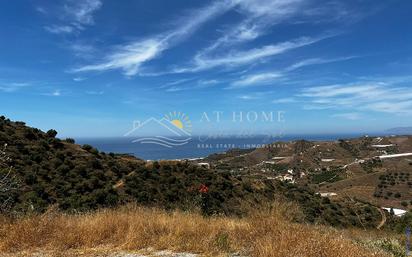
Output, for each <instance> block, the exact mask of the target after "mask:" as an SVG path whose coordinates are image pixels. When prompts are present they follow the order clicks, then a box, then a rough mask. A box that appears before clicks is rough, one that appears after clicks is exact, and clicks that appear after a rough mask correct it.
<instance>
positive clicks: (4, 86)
mask: <svg viewBox="0 0 412 257" xmlns="http://www.w3.org/2000/svg"><path fill="white" fill-rule="evenodd" d="M28 86H30V84H29V83H16V82H13V83H0V91H3V92H6V93H12V92H15V91H18V90H20V89H22V88H25V87H28Z"/></svg>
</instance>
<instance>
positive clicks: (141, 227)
mask: <svg viewBox="0 0 412 257" xmlns="http://www.w3.org/2000/svg"><path fill="white" fill-rule="evenodd" d="M296 212H298V210H297V209H296V208H295V207H294V205H290V204H289V205H285V204H275V206H273V208H272V209H271V210H266V211H259V212H256V213H255V214H254V215H251V216H249V217H248V218H242V219H236V218H229V217H211V218H205V217H202V216H201V215H198V214H196V213H183V212H171V213H167V212H165V211H161V210H157V209H147V208H141V207H137V206H127V207H122V208H119V209H115V210H101V211H98V212H94V213H88V214H79V215H65V214H62V213H58V212H55V211H50V212H48V213H46V214H44V215H39V216H32V217H25V218H20V219H17V220H8V219H1V218H0V252H3V253H11V255H12V256H26V254H25V253H27V252H31V253H32V252H34V251H39V250H40V251H44V252H47V251H50V250H52V251H58V252H59V253H60V254H59V255H56V256H63V254H62V253H64V252H71V251H72V252H73V251H82V252H87V251H88V250H89V252H90V249H99V248H101V249H116V250H139V249H145V248H148V247H153V248H154V249H159V250H161V249H167V250H172V251H178V252H183V251H184V252H192V253H201V254H202V255H205V256H227V253H230V252H241V253H243V254H246V255H248V256H256V257H269V256H273V257H275V256H279V257H280V256H281V257H288V256H290V257H292V256H293V257H304V256H308V257H309V256H311V257H312V256H313V257H322V256H325V257H334V256H337V257H338V256H339V257H342V256H348V257H352V256H353V257H361V256H365V257H366V256H368V257H370V256H387V255H384V254H382V253H377V252H372V251H371V250H368V249H365V248H361V247H360V246H357V245H355V244H354V243H353V242H352V241H351V240H350V239H348V238H346V237H345V236H344V233H341V232H337V231H333V230H331V229H328V228H325V227H319V226H312V225H302V224H295V223H292V222H291V221H290V218H292V217H293V216H294V213H296ZM285 217H287V218H285ZM0 255H1V254H0ZM77 255H81V254H77ZM87 256H92V254H87Z"/></svg>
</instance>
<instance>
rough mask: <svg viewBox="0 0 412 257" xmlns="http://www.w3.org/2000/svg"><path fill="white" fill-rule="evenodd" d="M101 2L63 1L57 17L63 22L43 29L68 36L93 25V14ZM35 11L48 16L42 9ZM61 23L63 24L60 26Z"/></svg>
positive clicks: (94, 0)
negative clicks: (59, 14)
mask: <svg viewBox="0 0 412 257" xmlns="http://www.w3.org/2000/svg"><path fill="white" fill-rule="evenodd" d="M102 5H103V4H102V2H101V0H82V1H74V0H65V1H64V5H63V7H62V9H61V10H59V11H58V12H59V13H62V15H61V16H59V17H57V18H59V19H60V20H62V21H63V22H59V24H53V25H48V26H44V29H45V30H46V31H48V32H50V33H53V34H70V33H74V32H78V31H81V30H83V29H84V28H85V26H87V25H93V24H94V17H93V15H94V13H95V12H96V11H97V10H99V9H100V8H101V7H102ZM36 10H37V11H38V12H40V13H42V14H50V12H48V11H47V10H46V9H45V8H44V7H36ZM62 23H63V24H62Z"/></svg>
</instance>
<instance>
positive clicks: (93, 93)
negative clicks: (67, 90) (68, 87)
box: [86, 91, 104, 95]
mask: <svg viewBox="0 0 412 257" xmlns="http://www.w3.org/2000/svg"><path fill="white" fill-rule="evenodd" d="M86 94H88V95H103V94H104V91H86Z"/></svg>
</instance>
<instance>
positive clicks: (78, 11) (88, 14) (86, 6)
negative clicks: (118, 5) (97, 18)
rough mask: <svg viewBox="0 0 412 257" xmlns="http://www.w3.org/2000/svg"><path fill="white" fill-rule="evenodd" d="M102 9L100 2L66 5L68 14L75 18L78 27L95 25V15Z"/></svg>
mask: <svg viewBox="0 0 412 257" xmlns="http://www.w3.org/2000/svg"><path fill="white" fill-rule="evenodd" d="M101 7H102V2H101V1H100V0H82V1H72V0H71V1H68V3H67V4H66V5H65V10H66V13H67V14H69V15H70V16H71V17H73V19H74V21H75V22H76V24H75V25H76V26H78V25H91V24H93V23H94V18H93V13H94V12H95V11H97V10H98V9H100V8H101Z"/></svg>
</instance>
